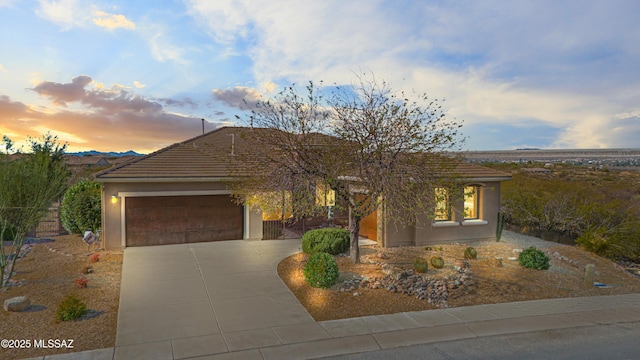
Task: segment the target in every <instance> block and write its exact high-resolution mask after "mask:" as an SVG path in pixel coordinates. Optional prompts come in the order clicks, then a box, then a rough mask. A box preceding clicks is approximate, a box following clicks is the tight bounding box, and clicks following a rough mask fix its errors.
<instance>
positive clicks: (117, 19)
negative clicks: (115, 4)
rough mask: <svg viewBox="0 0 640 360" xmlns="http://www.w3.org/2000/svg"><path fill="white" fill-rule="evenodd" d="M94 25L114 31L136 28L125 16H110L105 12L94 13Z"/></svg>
mask: <svg viewBox="0 0 640 360" xmlns="http://www.w3.org/2000/svg"><path fill="white" fill-rule="evenodd" d="M93 14H94V16H96V17H94V18H93V23H94V24H96V25H97V26H99V27H103V28H107V29H109V30H114V29H118V28H123V29H128V30H133V29H135V28H136V24H134V23H133V22H132V21H131V20H129V19H127V18H126V17H125V16H124V15H120V14H118V15H116V14H109V13H107V12H104V11H94V12H93Z"/></svg>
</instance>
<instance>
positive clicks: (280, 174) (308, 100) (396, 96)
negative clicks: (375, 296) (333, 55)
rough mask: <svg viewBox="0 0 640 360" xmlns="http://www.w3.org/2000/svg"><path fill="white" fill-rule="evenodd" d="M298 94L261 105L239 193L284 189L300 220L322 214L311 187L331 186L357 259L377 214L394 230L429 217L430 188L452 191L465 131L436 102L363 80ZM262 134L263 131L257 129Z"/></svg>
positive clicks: (253, 117)
mask: <svg viewBox="0 0 640 360" xmlns="http://www.w3.org/2000/svg"><path fill="white" fill-rule="evenodd" d="M306 90H307V94H306V95H304V96H301V95H299V94H298V92H297V89H296V88H295V87H294V86H290V87H287V88H286V89H285V90H284V91H283V92H281V93H280V94H278V96H277V97H276V98H275V99H273V100H269V101H261V102H258V103H257V106H256V108H255V109H254V110H253V111H252V112H251V116H250V117H249V119H248V120H249V124H250V125H251V128H253V127H254V126H255V127H256V129H255V130H254V131H249V132H247V134H248V135H247V136H248V138H249V140H250V141H251V143H252V144H254V145H253V150H254V151H253V153H252V154H251V161H246V158H245V159H244V160H243V161H245V162H246V163H247V164H249V166H251V167H253V168H258V169H260V172H259V173H256V172H251V171H246V172H245V174H243V175H248V176H246V177H245V179H246V180H244V181H238V182H235V183H234V184H233V185H232V187H233V188H234V189H235V191H236V194H239V195H238V196H239V197H247V196H249V195H250V194H251V193H256V192H259V193H260V192H262V193H264V192H268V191H288V192H289V193H290V194H291V198H292V208H293V214H294V216H308V215H309V214H314V213H317V212H318V203H317V202H316V196H315V189H316V187H317V186H318V185H321V186H326V187H329V188H330V189H332V190H333V191H334V192H335V196H336V198H339V199H342V200H343V202H344V203H346V204H347V206H348V208H349V214H350V232H351V242H350V257H351V261H352V262H353V263H357V262H359V261H360V258H359V248H358V238H359V232H360V221H361V220H362V219H363V218H365V217H366V216H367V215H369V214H371V213H372V212H374V211H376V210H381V211H384V213H385V214H386V216H388V218H390V219H391V220H393V221H394V222H395V223H397V224H409V223H415V222H416V221H417V217H416V216H415V214H418V213H427V214H431V215H433V210H434V202H435V200H434V197H435V193H434V188H436V187H449V186H450V182H451V180H452V179H453V178H454V177H455V176H454V174H453V169H454V168H455V165H456V164H457V162H458V159H457V158H456V157H455V156H452V155H451V153H450V152H449V151H450V150H456V149H457V148H458V145H459V143H460V141H461V140H459V139H458V137H459V133H458V132H459V128H460V127H461V125H460V124H459V123H458V122H456V121H453V120H449V119H447V118H446V117H445V114H444V112H443V111H442V108H441V105H440V102H439V101H438V100H431V99H429V98H427V96H426V95H424V94H423V95H419V96H418V99H417V100H415V101H412V100H409V99H408V97H407V96H406V95H405V94H404V93H403V92H399V93H396V92H393V91H392V90H391V89H390V88H389V87H388V85H387V84H386V83H382V84H379V83H377V82H376V81H373V80H372V81H368V82H367V81H364V80H363V79H360V82H359V84H358V85H357V86H354V87H348V88H341V87H335V88H334V90H333V91H332V92H330V94H329V96H328V97H327V98H325V97H324V95H323V94H322V93H321V92H320V91H318V89H317V88H316V87H315V86H314V84H313V83H311V82H310V83H309V85H308V86H307V87H306ZM258 128H259V129H258Z"/></svg>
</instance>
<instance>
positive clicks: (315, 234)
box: [301, 228, 350, 255]
mask: <svg viewBox="0 0 640 360" xmlns="http://www.w3.org/2000/svg"><path fill="white" fill-rule="evenodd" d="M349 240H350V238H349V231H348V230H345V229H338V228H323V229H315V230H310V231H307V232H306V233H305V234H304V235H302V239H301V241H302V251H303V252H304V253H305V254H313V253H316V252H326V253H329V254H333V255H337V254H341V253H343V252H345V251H347V250H349Z"/></svg>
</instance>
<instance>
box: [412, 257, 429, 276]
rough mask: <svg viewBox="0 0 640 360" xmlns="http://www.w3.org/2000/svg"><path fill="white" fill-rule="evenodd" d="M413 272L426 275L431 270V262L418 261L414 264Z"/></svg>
mask: <svg viewBox="0 0 640 360" xmlns="http://www.w3.org/2000/svg"><path fill="white" fill-rule="evenodd" d="M413 270H415V271H416V272H419V273H426V272H427V270H429V262H427V260H425V259H416V260H415V261H414V262H413Z"/></svg>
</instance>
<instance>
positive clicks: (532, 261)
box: [518, 246, 550, 270]
mask: <svg viewBox="0 0 640 360" xmlns="http://www.w3.org/2000/svg"><path fill="white" fill-rule="evenodd" d="M518 262H519V263H520V265H522V266H524V267H526V268H529V269H536V270H547V269H549V266H550V265H549V257H548V256H547V254H545V253H544V251H542V250H538V249H536V248H535V247H533V246H532V247H530V248H528V249H525V250H523V251H522V252H521V253H520V255H519V256H518Z"/></svg>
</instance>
